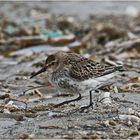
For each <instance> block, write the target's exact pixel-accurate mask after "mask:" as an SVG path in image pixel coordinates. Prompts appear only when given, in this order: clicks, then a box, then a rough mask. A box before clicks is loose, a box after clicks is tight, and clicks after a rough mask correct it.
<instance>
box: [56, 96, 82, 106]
mask: <svg viewBox="0 0 140 140" xmlns="http://www.w3.org/2000/svg"><path fill="white" fill-rule="evenodd" d="M81 98H82V97H81V94H79V96H78V97H77V98H75V99H71V100H67V101H64V102H61V103H59V104H55V105H54V107H59V106H62V105H65V104H69V103H71V102H75V101H78V100H80V99H81Z"/></svg>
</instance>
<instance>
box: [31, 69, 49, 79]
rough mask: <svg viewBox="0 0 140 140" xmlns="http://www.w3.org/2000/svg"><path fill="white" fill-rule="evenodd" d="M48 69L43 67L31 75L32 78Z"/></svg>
mask: <svg viewBox="0 0 140 140" xmlns="http://www.w3.org/2000/svg"><path fill="white" fill-rule="evenodd" d="M46 70H47V68H46V67H43V68H42V69H41V70H39V71H38V72H36V73H34V74H33V75H31V77H30V79H31V78H33V77H35V76H37V75H38V74H41V73H43V72H45V71H46Z"/></svg>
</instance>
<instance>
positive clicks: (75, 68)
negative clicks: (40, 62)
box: [31, 51, 123, 106]
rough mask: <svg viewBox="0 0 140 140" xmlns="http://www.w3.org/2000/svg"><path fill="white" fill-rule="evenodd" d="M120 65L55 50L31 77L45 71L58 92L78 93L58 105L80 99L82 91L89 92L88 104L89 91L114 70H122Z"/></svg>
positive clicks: (111, 74)
mask: <svg viewBox="0 0 140 140" xmlns="http://www.w3.org/2000/svg"><path fill="white" fill-rule="evenodd" d="M122 68H123V67H122V66H109V65H106V64H100V63H99V62H96V61H93V60H90V59H88V58H84V57H82V56H81V55H79V54H76V53H71V52H63V51H60V52H57V53H55V54H52V55H50V56H48V58H47V59H46V62H45V64H44V67H43V68H42V69H41V70H39V71H38V72H36V73H34V74H33V75H32V76H31V78H33V77H34V76H36V75H38V74H41V73H43V72H45V73H46V75H47V78H48V80H49V81H50V83H51V84H52V85H54V86H55V87H56V88H57V89H58V90H59V91H60V92H68V93H73V94H76V93H77V94H78V95H79V96H78V97H77V98H76V99H73V100H68V101H65V102H63V103H60V104H59V105H63V104H65V103H70V102H72V101H76V100H80V99H81V95H82V93H84V92H88V93H90V104H89V105H88V106H91V105H92V104H93V103H92V94H91V91H92V90H95V89H97V88H98V87H99V86H100V85H102V84H104V83H105V82H107V80H108V79H109V78H112V77H113V76H114V72H116V71H120V70H122Z"/></svg>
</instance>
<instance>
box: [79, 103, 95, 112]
mask: <svg viewBox="0 0 140 140" xmlns="http://www.w3.org/2000/svg"><path fill="white" fill-rule="evenodd" d="M90 107H91V108H92V109H93V104H89V105H83V106H81V107H80V112H81V113H82V112H84V110H85V109H89V108H90Z"/></svg>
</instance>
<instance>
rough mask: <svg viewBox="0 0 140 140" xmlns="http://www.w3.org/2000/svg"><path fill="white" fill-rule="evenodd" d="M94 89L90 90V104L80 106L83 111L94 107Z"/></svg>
mask: <svg viewBox="0 0 140 140" xmlns="http://www.w3.org/2000/svg"><path fill="white" fill-rule="evenodd" d="M92 91H93V90H90V91H89V97H90V98H89V104H88V105H85V106H82V107H80V112H83V111H84V110H85V109H88V108H89V107H92V108H93V101H92Z"/></svg>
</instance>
